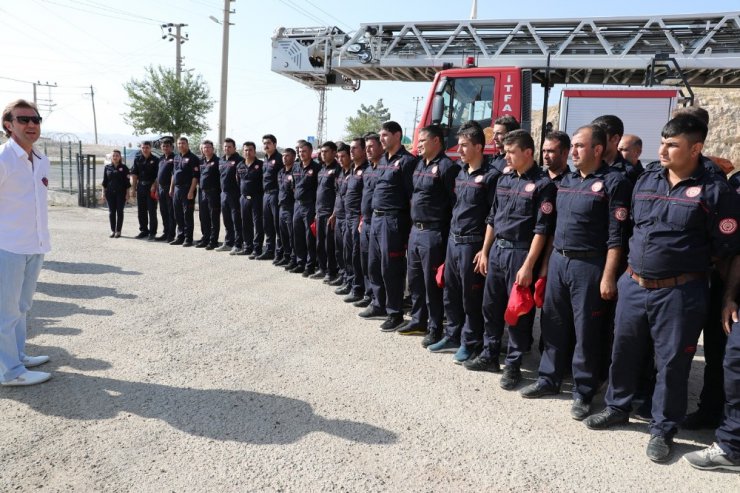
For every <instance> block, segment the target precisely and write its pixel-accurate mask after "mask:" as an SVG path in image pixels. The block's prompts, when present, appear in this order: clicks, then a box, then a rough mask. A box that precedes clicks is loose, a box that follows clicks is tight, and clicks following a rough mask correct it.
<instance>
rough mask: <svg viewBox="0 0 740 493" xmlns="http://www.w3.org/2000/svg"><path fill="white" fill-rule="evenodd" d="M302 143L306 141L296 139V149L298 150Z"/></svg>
mask: <svg viewBox="0 0 740 493" xmlns="http://www.w3.org/2000/svg"><path fill="white" fill-rule="evenodd" d="M304 142H306V140H304V139H298V140H297V141H296V143H295V146H296V148H300V147H301V146H302V145H303V143H304Z"/></svg>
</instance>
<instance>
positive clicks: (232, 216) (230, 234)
mask: <svg viewBox="0 0 740 493" xmlns="http://www.w3.org/2000/svg"><path fill="white" fill-rule="evenodd" d="M240 162H242V157H241V156H240V155H239V153H238V152H236V142H234V139H231V138H226V139H224V156H223V158H221V160H220V161H219V163H218V172H219V180H220V182H221V215H222V216H223V220H224V229H225V230H226V234H225V237H224V244H223V245H221V246H220V247H218V248H216V251H217V252H229V255H238V254H239V253H241V252H243V249H242V248H243V247H242V244H243V242H244V238H243V236H242V211H241V205H240V204H239V197H240V196H241V194H240V193H239V179H238V178H237V177H236V167H237V166H238V165H239V163H240Z"/></svg>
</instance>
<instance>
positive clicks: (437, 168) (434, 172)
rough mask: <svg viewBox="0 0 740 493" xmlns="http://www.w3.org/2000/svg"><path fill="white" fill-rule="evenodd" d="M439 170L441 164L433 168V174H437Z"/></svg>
mask: <svg viewBox="0 0 740 493" xmlns="http://www.w3.org/2000/svg"><path fill="white" fill-rule="evenodd" d="M437 170H439V166H436V165H435V166H434V168H432V174H433V175H436V174H437Z"/></svg>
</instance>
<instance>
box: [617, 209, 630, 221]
mask: <svg viewBox="0 0 740 493" xmlns="http://www.w3.org/2000/svg"><path fill="white" fill-rule="evenodd" d="M627 216H629V211H628V210H627V208H626V207H617V208H616V209H614V218H615V219H616V220H617V221H626V220H627Z"/></svg>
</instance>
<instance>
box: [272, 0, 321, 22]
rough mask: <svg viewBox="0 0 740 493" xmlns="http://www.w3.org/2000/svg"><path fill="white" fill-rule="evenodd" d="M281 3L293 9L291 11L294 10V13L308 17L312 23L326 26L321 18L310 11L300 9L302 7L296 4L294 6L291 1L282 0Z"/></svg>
mask: <svg viewBox="0 0 740 493" xmlns="http://www.w3.org/2000/svg"><path fill="white" fill-rule="evenodd" d="M280 3H282V4H283V5H285V6H287V7H289V8H291V9H293V10H294V11H296V12H298V13H299V14H303V15H304V16H306V17H308V18H309V19H311V20H312V21H314V22H318V23H319V24H320V25H323V24H325V23H324V20H323V19H321V18H319V17H316V16H315V15H314V14H312V13H311V12H310V11H308V10H306V9H304V8H303V7H300V6H298V5H296V4H294V3H293V2H291V1H290V0H280Z"/></svg>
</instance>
